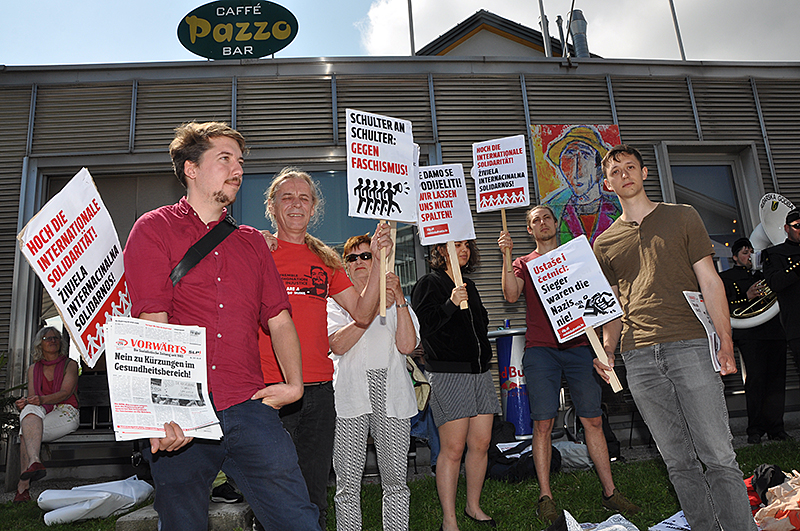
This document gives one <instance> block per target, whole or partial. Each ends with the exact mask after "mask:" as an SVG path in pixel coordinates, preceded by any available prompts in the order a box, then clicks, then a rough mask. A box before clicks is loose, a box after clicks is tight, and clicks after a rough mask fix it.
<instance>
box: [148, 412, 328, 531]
mask: <svg viewBox="0 0 800 531" xmlns="http://www.w3.org/2000/svg"><path fill="white" fill-rule="evenodd" d="M217 417H218V418H219V421H220V425H221V427H222V433H223V434H224V437H223V438H222V440H221V441H212V440H208V439H195V440H194V441H192V442H191V443H189V444H188V445H187V446H185V447H184V448H182V449H180V450H178V451H177V452H158V453H157V454H155V455H153V454H151V453H150V444H149V443H148V442H145V443H144V446H145V448H144V449H143V452H142V453H143V454H144V456H145V458H146V459H147V461H148V462H149V463H150V470H151V472H152V474H153V480H154V481H155V484H156V497H155V504H154V506H155V509H156V511H157V512H158V527H159V530H161V531H172V530H181V531H206V530H207V529H208V504H209V492H210V490H211V483H212V482H213V481H214V478H215V477H216V475H217V472H219V470H220V469H222V471H223V472H225V473H226V474H227V475H228V476H230V477H231V478H233V480H234V481H235V482H236V485H237V486H238V487H239V489H240V490H241V491H242V494H244V497H245V498H246V499H247V502H248V503H249V504H250V507H252V509H253V512H254V513H255V514H256V517H257V518H258V519H259V520H260V521H261V523H262V524H263V525H264V527H265V529H268V530H279V529H307V530H314V531H319V523H318V512H317V508H316V507H315V506H314V505H313V504H312V503H311V502H310V501H309V499H308V492H307V491H306V486H305V483H304V482H303V476H302V475H301V473H300V468H299V467H298V465H297V454H296V453H295V450H294V445H293V444H292V440H291V438H290V437H289V434H287V433H286V430H284V429H283V425H282V424H281V421H280V419H279V418H278V412H277V411H276V410H274V409H272V408H271V407H269V406H265V405H264V404H262V403H261V401H260V400H248V401H247V402H242V403H241V404H237V405H235V406H232V407H229V408H228V409H225V410H223V411H217Z"/></svg>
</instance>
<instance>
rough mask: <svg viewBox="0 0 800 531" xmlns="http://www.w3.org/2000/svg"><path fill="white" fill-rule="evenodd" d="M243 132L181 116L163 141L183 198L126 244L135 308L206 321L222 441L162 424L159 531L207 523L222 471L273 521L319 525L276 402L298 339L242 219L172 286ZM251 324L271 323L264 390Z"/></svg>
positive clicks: (151, 456) (225, 201) (285, 392)
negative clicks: (272, 360) (277, 370)
mask: <svg viewBox="0 0 800 531" xmlns="http://www.w3.org/2000/svg"><path fill="white" fill-rule="evenodd" d="M245 149H246V148H245V142H244V138H243V137H242V135H241V134H239V133H238V132H237V131H235V130H233V129H231V128H230V127H228V126H227V125H226V124H222V123H217V122H208V123H203V124H197V123H189V124H186V125H183V126H181V127H179V128H178V129H176V136H175V139H174V140H173V141H172V143H171V144H170V155H171V156H172V161H173V166H174V169H175V174H176V175H177V177H178V179H179V180H180V181H181V183H182V184H183V185H184V186H185V187H186V197H184V198H182V199H181V200H180V202H178V203H177V204H175V205H168V206H164V207H161V208H158V209H156V210H153V211H151V212H148V213H146V214H144V215H143V216H142V217H141V218H139V219H138V220H137V221H136V223H135V224H134V226H133V229H132V230H131V233H130V236H129V237H128V242H127V245H126V247H125V273H126V277H127V283H128V289H129V291H130V296H131V302H132V305H133V306H132V311H131V315H133V316H135V317H139V318H141V319H149V320H152V321H158V322H163V323H167V322H169V323H173V324H181V325H198V326H203V327H205V329H206V351H207V359H206V364H207V372H208V386H209V391H210V395H211V399H212V401H213V403H214V407H215V408H216V410H217V416H218V418H219V421H220V426H221V428H222V432H223V434H224V437H223V439H222V440H221V441H212V440H205V439H197V440H193V439H192V438H191V437H186V436H185V435H184V433H183V432H182V430H181V428H180V426H179V425H178V424H177V423H175V422H174V421H173V422H169V423H166V424H165V425H164V429H165V432H166V436H165V437H164V438H154V439H150V445H149V446H148V447H147V448H146V449H145V452H144V453H145V458H146V459H147V460H148V461H149V462H150V468H151V471H152V473H153V478H154V480H155V484H156V497H155V508H156V511H157V512H158V515H159V528H160V529H164V530H172V529H181V530H197V531H201V530H202V531H205V530H206V529H207V528H208V504H209V497H208V492H209V489H210V488H211V483H212V481H213V479H214V477H215V476H216V475H217V472H218V471H219V470H220V468H221V469H222V470H223V471H224V472H225V473H226V474H228V475H229V476H230V477H232V478H233V479H234V480H235V481H236V484H237V485H238V486H239V488H240V489H241V490H242V491H243V493H244V494H245V496H246V498H247V501H248V502H249V503H250V506H251V507H252V508H253V511H254V512H255V514H256V516H257V517H258V518H259V519H260V520H261V521H262V522H269V524H270V528H283V529H288V528H292V529H307V530H318V529H319V527H318V513H317V509H316V507H314V505H313V504H311V503H310V501H309V499H308V493H307V491H306V488H305V485H304V484H303V479H302V475H301V472H300V469H299V466H298V464H297V456H296V453H295V449H294V445H293V444H292V441H291V439H290V438H289V436H288V435H287V434H286V432H285V431H284V429H283V426H282V425H281V421H280V418H279V417H278V411H277V410H278V408H280V407H281V406H283V405H284V404H288V403H291V402H294V401H296V400H297V399H299V398H300V397H301V396H302V394H303V385H302V372H301V362H300V343H299V341H298V339H297V333H296V331H295V327H294V323H293V322H292V318H291V315H290V313H289V312H290V309H291V307H290V305H289V301H288V299H287V297H286V292H285V289H284V286H283V283H282V282H281V279H280V276H279V275H278V272H277V270H276V269H275V264H274V262H273V260H272V256H271V254H270V252H269V249H268V247H267V245H266V243H265V242H264V238H263V237H262V236H261V234H260V233H259V232H258V231H256V230H255V229H253V228H252V227H246V226H239V227H238V228H236V230H234V231H233V232H232V233H231V234H230V235H229V236H228V237H227V238H225V239H224V240H223V241H222V242H221V243H219V244H218V245H217V246H216V247H215V248H214V249H213V250H212V251H211V252H210V253H208V254H207V255H206V256H205V257H204V258H203V259H202V260H201V261H200V262H199V263H198V264H197V265H196V266H195V267H193V268H192V269H190V270H189V271H188V273H186V275H185V276H184V277H183V278H182V279H181V280H180V281H179V282H177V283H176V284H175V285H173V283H172V281H171V280H170V272H171V271H172V270H173V268H174V267H175V266H176V265H177V264H178V263H179V262H180V261H181V259H182V258H183V256H184V255H185V254H186V251H187V250H188V249H189V248H190V247H191V246H192V245H193V244H194V243H196V242H197V241H198V240H199V239H200V238H202V237H203V236H204V235H206V234H207V233H208V232H209V231H210V230H211V229H212V228H213V227H214V226H216V225H217V224H219V223H220V222H223V220H224V219H225V217H226V215H227V209H226V207H227V206H228V205H230V204H231V203H232V202H233V201H234V199H235V198H236V193H237V192H238V190H239V187H240V185H241V183H242V174H243V171H242V162H243V152H244V151H245ZM259 326H262V327H264V328H265V329H267V330H269V331H270V334H271V336H272V340H273V345H274V347H275V348H274V349H275V355H276V357H277V359H278V360H279V361H280V363H281V367H282V368H283V370H284V375H285V376H286V378H285V383H281V384H279V385H273V386H270V387H265V386H264V380H263V378H262V374H261V363H260V359H259V354H258V343H257V337H258V329H259Z"/></svg>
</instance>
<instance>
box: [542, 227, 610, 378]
mask: <svg viewBox="0 0 800 531" xmlns="http://www.w3.org/2000/svg"><path fill="white" fill-rule="evenodd" d="M527 266H528V271H529V272H530V275H531V278H532V279H533V285H534V287H535V288H536V293H537V294H538V295H539V299H540V300H541V301H542V306H544V310H545V313H546V314H547V317H548V318H549V319H550V326H552V327H553V331H554V332H555V333H556V338H557V339H558V341H559V343H564V342H566V341H569V340H570V339H572V338H574V337H576V336H579V335H580V334H583V333H585V334H586V335H587V337H588V338H589V341H590V342H591V344H592V347H593V349H594V351H595V354H596V355H597V357H598V359H599V360H600V361H601V362H602V363H604V364H608V357H607V356H606V353H605V350H603V346H602V344H600V340H599V339H598V337H597V334H596V333H595V331H594V329H595V327H598V326H600V325H602V324H605V323H607V322H609V321H612V320H614V319H616V318H618V317H622V308H620V305H619V302H618V301H617V298H616V297H615V296H614V293H613V292H612V291H611V286H610V285H609V284H608V280H606V277H605V275H603V271H602V270H601V269H600V264H598V263H597V258H595V256H594V253H593V252H592V248H591V247H590V246H589V240H587V239H586V236H584V235H581V236H578V237H577V238H575V239H574V240H571V241H570V242H568V243H565V244H564V245H562V246H560V247H557V248H556V249H554V250H552V251H550V252H549V253H547V254H544V255H542V256H540V257H538V258H534V259H533V260H531V261H529V262H528V263H527ZM609 376H610V377H611V382H610V383H611V387H612V389H614V391H615V392H616V391H619V390H621V389H622V386H621V385H620V383H619V380H618V379H617V377H616V375H615V374H614V371H613V370H612V371H611V372H610V374H609Z"/></svg>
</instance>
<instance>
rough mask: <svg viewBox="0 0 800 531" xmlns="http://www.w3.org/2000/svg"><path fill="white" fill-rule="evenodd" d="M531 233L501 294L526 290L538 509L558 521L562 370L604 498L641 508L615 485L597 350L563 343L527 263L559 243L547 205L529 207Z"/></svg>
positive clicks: (506, 240)
mask: <svg viewBox="0 0 800 531" xmlns="http://www.w3.org/2000/svg"><path fill="white" fill-rule="evenodd" d="M526 219H527V221H528V233H529V234H531V236H533V237H534V239H535V240H536V250H535V251H533V252H531V253H530V254H528V255H526V256H522V257H520V258H517V259H516V260H514V269H513V271H503V281H502V282H503V296H504V297H505V299H506V300H507V301H508V302H512V303H513V302H517V300H518V299H519V296H520V295H521V294H522V293H523V291H524V293H525V307H526V312H525V324H526V326H527V330H526V332H525V355H524V357H523V358H522V365H523V367H524V372H525V377H526V378H527V381H528V382H529V384H528V392H529V393H530V395H529V399H530V403H531V418H533V447H532V449H533V452H532V453H533V461H534V465H535V466H536V475H537V477H538V478H539V496H540V498H539V515H540V516H541V517H542V518H546V519H547V520H549V521H550V522H554V521H555V520H556V519H557V518H558V517H559V515H560V514H561V513H560V512H559V511H558V510H557V509H556V504H555V502H554V501H553V493H552V492H551V490H550V459H551V453H552V446H551V444H550V439H551V436H550V434H551V432H552V431H553V423H554V421H555V417H556V414H557V413H558V395H559V391H560V389H561V375H562V374H563V375H564V376H565V377H566V379H567V383H568V384H569V390H570V396H571V397H572V400H573V402H574V405H575V410H576V412H577V415H578V417H579V418H580V419H581V423H582V424H583V428H584V432H585V433H586V447H587V449H588V451H589V457H591V458H592V462H593V463H594V467H595V470H597V475H598V477H599V478H600V483H601V484H602V486H603V499H602V504H603V506H604V507H606V508H607V509H610V510H613V511H618V512H624V513H627V514H635V513H636V512H638V511H639V508H638V507H636V505H634V504H633V503H631V502H630V501H628V499H627V498H625V496H624V495H623V494H622V493H620V492H619V491H618V490H617V489H616V487H615V486H614V479H613V478H612V476H611V463H610V461H609V458H608V445H607V444H606V438H605V435H604V434H603V418H602V410H601V409H600V398H601V389H600V384H598V383H597V381H596V380H595V376H594V371H595V369H594V365H593V362H594V359H595V358H594V354H593V353H592V350H591V349H590V348H589V346H588V343H589V342H588V340H587V339H586V336H585V335H581V336H579V337H576V338H574V339H571V340H570V341H567V342H566V343H559V342H558V339H557V338H556V334H555V332H553V327H552V326H551V325H550V320H549V319H548V317H547V315H546V314H545V309H544V306H542V302H541V300H540V299H539V295H538V293H537V292H536V288H535V287H534V285H533V280H532V279H531V275H530V272H529V271H528V266H527V265H526V264H527V263H528V262H530V261H531V260H533V259H535V258H538V257H540V256H542V255H543V254H546V253H549V252H550V251H552V250H554V249H555V248H557V247H558V246H559V238H558V232H557V231H556V219H555V215H554V214H553V210H552V209H551V208H550V207H549V206H547V205H538V206H535V207H533V208H531V209H530V210H529V211H528V214H527V215H526ZM497 243H498V245H499V246H500V249H501V250H502V251H503V252H504V253H505V250H506V249H509V250H510V249H512V248H513V247H514V242H513V241H512V240H511V235H510V234H509V233H508V232H502V233H500V238H499V239H498V240H497Z"/></svg>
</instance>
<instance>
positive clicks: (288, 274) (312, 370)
mask: <svg viewBox="0 0 800 531" xmlns="http://www.w3.org/2000/svg"><path fill="white" fill-rule="evenodd" d="M266 195H267V215H268V216H269V218H270V220H272V222H273V225H274V226H275V228H276V230H275V236H272V235H270V234H269V233H266V234H265V237H266V238H267V240H268V241H269V242H270V247H271V248H272V249H273V253H272V257H273V258H274V259H275V264H276V266H277V267H278V272H280V275H281V278H282V279H283V282H284V284H286V293H287V294H288V296H289V300H290V301H291V303H292V308H293V309H294V320H295V325H296V326H297V333H298V335H299V336H300V345H301V347H302V352H303V382H304V384H305V393H304V395H303V398H302V399H301V400H298V401H296V402H294V403H292V404H288V405H286V406H285V407H283V408H282V409H281V413H280V415H281V419H282V420H283V425H284V427H285V428H286V431H288V432H289V434H290V435H291V436H292V439H293V440H294V443H295V447H296V448H297V456H298V459H299V461H300V468H301V470H302V471H303V477H304V478H305V480H306V485H307V486H308V493H309V496H310V498H311V502H312V503H314V504H315V505H317V507H319V511H320V527H321V528H323V529H325V522H326V511H327V507H328V493H327V487H328V475H329V474H330V470H331V462H332V457H333V433H334V425H335V421H336V410H335V407H334V402H333V383H332V380H333V362H332V361H331V360H330V359H329V358H328V352H329V350H330V348H329V344H328V312H327V298H328V297H331V298H333V300H335V301H336V302H337V303H338V304H339V305H340V306H341V307H342V308H344V309H345V310H347V312H348V313H349V314H350V315H351V316H352V317H353V319H354V320H355V321H356V322H357V323H358V325H359V326H362V327H363V328H367V327H369V325H370V323H371V322H372V318H373V316H374V315H375V314H376V312H377V309H378V298H379V289H380V267H373V268H372V270H371V272H370V276H369V279H368V281H367V285H366V287H365V288H364V291H363V293H360V294H359V292H357V291H356V290H355V288H354V287H353V284H352V282H350V279H349V278H348V277H347V273H346V272H345V270H344V265H343V263H342V260H341V258H340V257H339V255H338V254H337V253H336V251H334V250H333V249H331V248H330V247H328V246H327V245H325V244H324V243H323V242H321V241H320V240H318V239H317V238H315V237H314V236H312V235H310V234H309V233H308V225H309V223H310V222H311V220H312V218H314V217H315V216H316V214H317V210H318V208H319V193H318V191H317V187H316V184H315V183H314V181H313V180H312V179H311V177H310V176H309V175H308V174H307V173H305V172H302V171H299V170H296V169H294V168H286V169H284V170H283V171H281V172H280V173H279V174H278V175H277V176H276V177H275V179H273V181H272V184H271V185H270V187H269V190H267V193H266ZM391 245H392V243H391V237H390V230H389V226H388V225H386V224H383V225H379V226H378V229H377V230H376V231H375V236H374V237H373V238H372V243H371V244H370V248H371V249H372V255H373V256H380V249H381V247H386V248H387V250H388V249H391ZM275 346H276V345H275V341H274V338H272V337H271V335H267V334H264V333H263V332H262V333H261V334H260V337H259V347H260V349H261V362H262V369H263V371H264V381H265V382H266V383H267V385H272V384H275V383H278V382H283V381H285V377H286V374H285V372H283V366H282V365H281V364H280V359H277V360H276V356H275V354H277V351H275V353H274V354H273V351H274V350H275ZM282 372H283V374H281V373H282Z"/></svg>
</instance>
